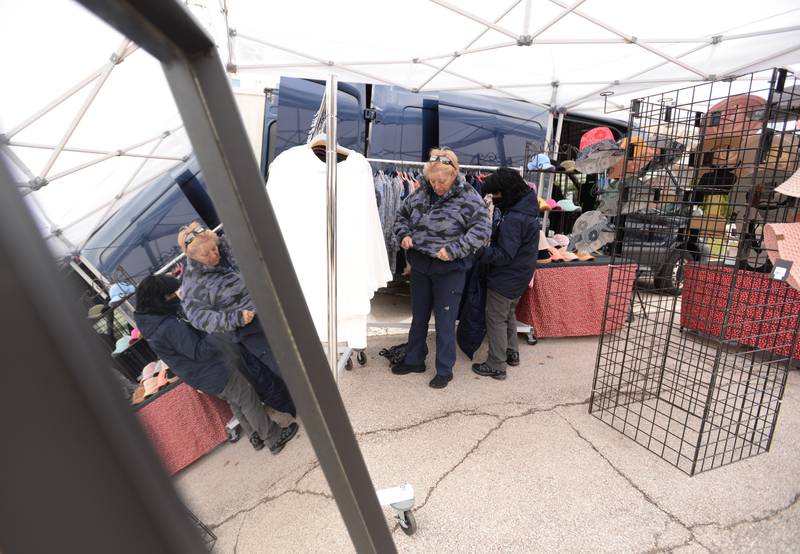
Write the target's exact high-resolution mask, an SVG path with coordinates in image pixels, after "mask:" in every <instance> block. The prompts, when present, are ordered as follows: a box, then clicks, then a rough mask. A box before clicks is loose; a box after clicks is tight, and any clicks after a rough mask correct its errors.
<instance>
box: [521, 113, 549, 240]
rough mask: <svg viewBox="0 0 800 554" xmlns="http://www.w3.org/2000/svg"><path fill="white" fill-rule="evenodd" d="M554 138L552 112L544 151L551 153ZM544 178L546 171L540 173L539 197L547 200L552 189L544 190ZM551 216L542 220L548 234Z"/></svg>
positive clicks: (526, 161)
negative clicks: (551, 142) (551, 143)
mask: <svg viewBox="0 0 800 554" xmlns="http://www.w3.org/2000/svg"><path fill="white" fill-rule="evenodd" d="M552 138H553V113H552V112H550V114H549V117H548V118H547V131H546V133H545V147H544V151H545V152H549V151H550V140H551V139H552ZM525 163H528V160H525ZM544 178H545V174H544V171H541V172H539V196H541V197H542V198H544V199H545V200H547V199H548V198H550V189H551V187H550V186H548V187H547V191H546V192H545V191H543V190H542V186H543V185H544ZM548 215H550V214H549V213H548V212H544V217H543V218H542V231H544V232H545V234H547V224H548V222H549V221H550V218H549V217H547V216H548Z"/></svg>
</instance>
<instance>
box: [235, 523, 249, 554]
mask: <svg viewBox="0 0 800 554" xmlns="http://www.w3.org/2000/svg"><path fill="white" fill-rule="evenodd" d="M248 515H249V514H245V515H244V517H243V518H242V522H241V523H240V524H239V530H238V531H236V542H235V543H233V554H236V550H237V549H238V548H239V536H240V535H241V534H242V527H244V522H245V521H247V516H248Z"/></svg>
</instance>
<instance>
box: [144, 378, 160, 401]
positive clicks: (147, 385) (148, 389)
mask: <svg viewBox="0 0 800 554" xmlns="http://www.w3.org/2000/svg"><path fill="white" fill-rule="evenodd" d="M142 385H144V397H145V398H147V397H148V396H150V395H152V394H155V393H157V392H158V377H157V376H156V377H150V378H149V379H145V380H144V381H142Z"/></svg>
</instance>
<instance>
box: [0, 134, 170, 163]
mask: <svg viewBox="0 0 800 554" xmlns="http://www.w3.org/2000/svg"><path fill="white" fill-rule="evenodd" d="M176 130H177V129H176ZM160 136H161V135H159V137H160ZM159 137H155V138H153V139H150V140H148V141H147V142H145V143H143V144H140V145H139V146H143V145H144V144H147V143H148V142H152V141H154V140H156V138H159ZM8 145H9V146H14V147H16V148H38V149H40V150H55V149H56V148H57V146H53V145H50V144H37V143H35V142H21V141H16V140H13V141H11V142H9V143H8ZM134 148H135V147H134ZM61 151H62V152H77V153H79V154H101V155H104V156H105V155H108V154H113V155H114V156H121V157H123V158H148V159H151V160H167V161H171V162H180V161H184V158H178V157H176V156H159V155H156V154H138V153H136V152H125V151H121V150H95V149H93V148H76V147H72V146H65V147H64V148H62V149H61ZM120 152H121V153H120Z"/></svg>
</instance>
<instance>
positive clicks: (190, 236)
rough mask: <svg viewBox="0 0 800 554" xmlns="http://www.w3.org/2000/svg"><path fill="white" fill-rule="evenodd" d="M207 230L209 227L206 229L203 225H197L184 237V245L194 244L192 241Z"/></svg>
mask: <svg viewBox="0 0 800 554" xmlns="http://www.w3.org/2000/svg"><path fill="white" fill-rule="evenodd" d="M206 231H208V229H206V228H205V227H203V226H202V225H201V226H199V227H195V228H194V229H192V230H191V231H190V232H189V233H188V234H187V235H186V238H185V239H183V245H184V246H189V245H190V244H192V241H193V240H194V239H196V238H197V235H201V234H203V233H205V232H206Z"/></svg>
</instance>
